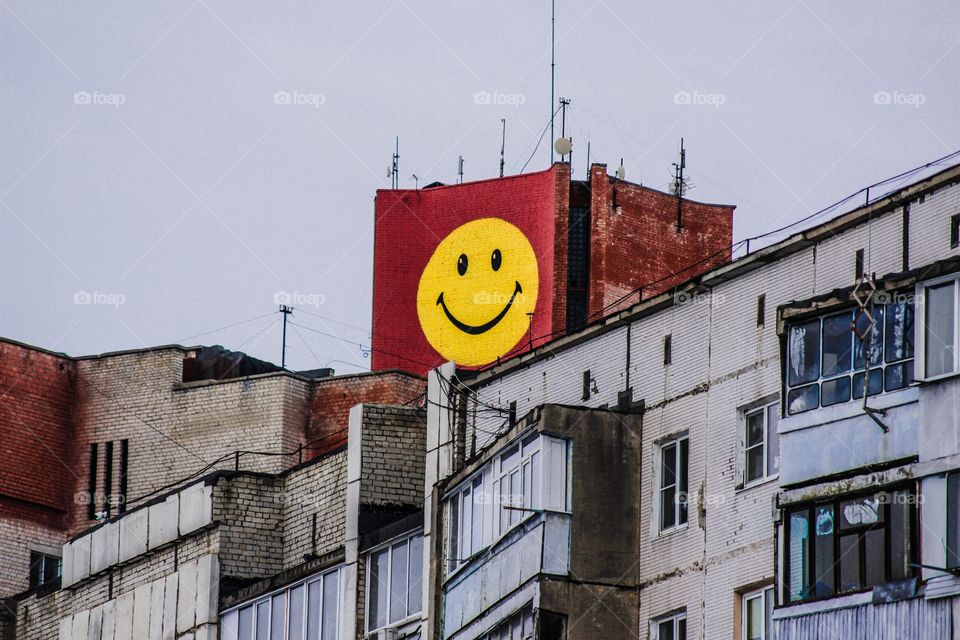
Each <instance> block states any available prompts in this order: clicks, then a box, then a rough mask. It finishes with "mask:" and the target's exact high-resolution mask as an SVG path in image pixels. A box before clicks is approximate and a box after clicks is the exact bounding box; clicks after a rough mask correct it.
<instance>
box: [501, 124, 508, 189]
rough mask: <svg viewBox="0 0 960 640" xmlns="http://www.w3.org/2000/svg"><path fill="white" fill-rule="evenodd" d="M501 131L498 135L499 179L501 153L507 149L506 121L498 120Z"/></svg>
mask: <svg viewBox="0 0 960 640" xmlns="http://www.w3.org/2000/svg"><path fill="white" fill-rule="evenodd" d="M500 125H501V126H502V131H501V133H500V177H501V178H502V177H503V152H504V150H505V149H506V147H507V119H506V118H500Z"/></svg>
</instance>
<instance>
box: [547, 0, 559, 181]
mask: <svg viewBox="0 0 960 640" xmlns="http://www.w3.org/2000/svg"><path fill="white" fill-rule="evenodd" d="M556 67H557V0H552V2H551V3H550V144H549V147H550V164H551V165H552V164H553V141H554V139H555V137H554V133H553V114H554V108H553V100H554V95H555V93H556V82H557V80H556V76H557V70H556Z"/></svg>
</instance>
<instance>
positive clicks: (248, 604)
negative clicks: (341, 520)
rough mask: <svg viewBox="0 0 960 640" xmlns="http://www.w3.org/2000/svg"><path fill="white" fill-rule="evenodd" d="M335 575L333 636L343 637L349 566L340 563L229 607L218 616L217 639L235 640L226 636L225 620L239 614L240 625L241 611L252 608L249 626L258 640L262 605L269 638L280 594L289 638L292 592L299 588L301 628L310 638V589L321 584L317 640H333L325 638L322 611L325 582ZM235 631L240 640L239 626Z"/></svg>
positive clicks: (286, 632) (304, 634)
mask: <svg viewBox="0 0 960 640" xmlns="http://www.w3.org/2000/svg"><path fill="white" fill-rule="evenodd" d="M334 574H336V576H337V591H336V596H337V601H336V609H337V611H336V614H337V615H336V621H335V624H334V627H335V629H334V634H333V635H334V637H333V639H332V640H338V639H339V637H340V635H341V633H342V631H343V624H344V620H345V619H346V614H347V613H348V612H346V611H344V605H345V604H346V603H345V597H344V596H345V595H346V565H345V564H340V565H337V566H335V567H329V568H327V569H324V570H322V571H319V572H317V573H315V574H313V575H311V576H309V577H307V578H303V579H301V580H297V581H296V582H291V583H290V584H287V585H284V586H283V587H281V588H279V589H274V590H273V591H268V592H267V593H263V594H261V595H259V596H257V597H255V598H251V599H249V600H246V601H244V602H241V603H240V604H237V605H234V606H232V607H230V608H229V609H226V610H224V611H222V612H220V615H219V617H218V622H219V626H220V632H219V636H218V637H219V638H220V639H221V640H233V637H234V636H227V635H226V634H227V629H230V627H228V626H227V625H226V624H225V620H226V619H227V617H228V616H231V615H233V614H236V615H237V625H239V617H240V613H241V612H242V611H245V610H246V609H250V610H251V613H250V627H251V629H252V635H253V637H256V634H257V628H258V626H259V621H258V620H257V618H258V616H259V615H260V607H261V606H263V605H267V607H266V611H267V629H268V635H270V634H271V633H272V631H273V625H274V620H273V602H274V598H275V597H277V596H279V595H281V594H282V595H283V596H284V620H283V622H284V630H283V636H284V638H287V637H289V635H290V613H289V612H290V596H291V594H292V593H293V591H295V590H296V589H299V588H301V587H302V588H303V603H302V608H303V612H302V614H301V615H302V619H301V623H302V626H301V629H302V632H303V634H302V637H303V638H306V637H307V635H308V632H309V621H310V586H311V585H313V584H319V590H320V614H319V618H318V619H317V624H318V626H319V629H318V636H317V637H318V638H322V640H331V639H329V638H323V627H324V618H323V614H324V611H323V607H324V602H323V596H324V588H325V582H326V580H327V578H328V577H330V576H332V575H334ZM236 629H237V634H238V635H237V636H236V637H237V638H239V626H237V627H236ZM230 630H231V631H232V629H230Z"/></svg>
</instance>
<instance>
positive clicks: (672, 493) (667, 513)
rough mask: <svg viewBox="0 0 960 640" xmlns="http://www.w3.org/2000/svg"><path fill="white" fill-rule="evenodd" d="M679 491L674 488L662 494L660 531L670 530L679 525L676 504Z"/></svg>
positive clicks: (665, 490)
mask: <svg viewBox="0 0 960 640" xmlns="http://www.w3.org/2000/svg"><path fill="white" fill-rule="evenodd" d="M676 497H677V491H676V489H675V488H674V487H670V488H669V489H664V490H663V491H661V492H660V529H669V528H670V527H672V526H673V525H675V524H677V512H676V508H675V507H674V505H675V504H676Z"/></svg>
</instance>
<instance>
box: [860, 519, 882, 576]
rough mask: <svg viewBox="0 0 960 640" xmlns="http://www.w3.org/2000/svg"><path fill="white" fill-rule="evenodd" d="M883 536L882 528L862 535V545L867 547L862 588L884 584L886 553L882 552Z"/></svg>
mask: <svg viewBox="0 0 960 640" xmlns="http://www.w3.org/2000/svg"><path fill="white" fill-rule="evenodd" d="M884 541H885V535H884V530H883V529H882V528H879V527H878V528H875V529H870V530H868V531H867V532H866V533H865V534H864V543H865V544H866V546H867V562H866V565H865V567H864V568H865V569H866V574H867V575H866V576H864V578H865V582H864V586H865V587H872V586H874V585H878V584H884V583H885V582H886V576H885V575H884V574H885V573H886V572H885V571H884V565H885V564H886V557H885V556H886V552H885V550H884V546H885V545H884Z"/></svg>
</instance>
